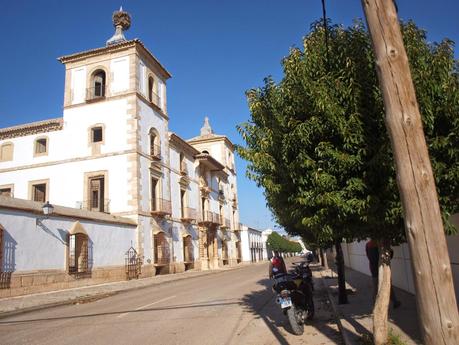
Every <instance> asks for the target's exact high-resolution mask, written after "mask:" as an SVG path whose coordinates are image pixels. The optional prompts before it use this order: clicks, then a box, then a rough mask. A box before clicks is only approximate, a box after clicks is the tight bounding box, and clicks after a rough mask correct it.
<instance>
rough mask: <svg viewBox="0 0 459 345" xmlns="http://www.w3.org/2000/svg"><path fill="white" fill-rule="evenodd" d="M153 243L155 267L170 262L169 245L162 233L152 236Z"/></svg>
mask: <svg viewBox="0 0 459 345" xmlns="http://www.w3.org/2000/svg"><path fill="white" fill-rule="evenodd" d="M153 241H154V242H155V255H154V264H155V265H167V264H168V263H169V261H170V256H169V243H168V241H167V238H166V235H165V234H164V232H162V231H161V232H158V233H157V234H154V238H153Z"/></svg>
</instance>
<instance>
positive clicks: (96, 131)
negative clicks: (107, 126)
mask: <svg viewBox="0 0 459 345" xmlns="http://www.w3.org/2000/svg"><path fill="white" fill-rule="evenodd" d="M103 139H104V138H103V132H102V127H94V128H91V141H92V142H93V143H100V142H101V141H103Z"/></svg>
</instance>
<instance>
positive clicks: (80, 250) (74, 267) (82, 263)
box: [68, 234, 89, 273]
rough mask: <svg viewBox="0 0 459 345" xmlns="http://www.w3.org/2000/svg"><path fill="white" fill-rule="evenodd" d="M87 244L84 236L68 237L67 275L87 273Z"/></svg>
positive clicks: (86, 238)
mask: <svg viewBox="0 0 459 345" xmlns="http://www.w3.org/2000/svg"><path fill="white" fill-rule="evenodd" d="M88 244H89V239H88V236H87V235H85V234H75V235H70V236H69V258H68V265H69V267H68V270H69V273H86V272H88V271H89V265H88Z"/></svg>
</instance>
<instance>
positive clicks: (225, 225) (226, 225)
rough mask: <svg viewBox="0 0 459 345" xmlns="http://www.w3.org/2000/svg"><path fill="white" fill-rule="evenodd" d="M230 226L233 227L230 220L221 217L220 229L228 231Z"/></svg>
mask: <svg viewBox="0 0 459 345" xmlns="http://www.w3.org/2000/svg"><path fill="white" fill-rule="evenodd" d="M230 226H231V225H230V220H229V219H228V218H225V217H223V216H220V227H221V228H225V229H228V228H229V227H230Z"/></svg>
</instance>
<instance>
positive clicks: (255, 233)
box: [240, 225, 267, 262]
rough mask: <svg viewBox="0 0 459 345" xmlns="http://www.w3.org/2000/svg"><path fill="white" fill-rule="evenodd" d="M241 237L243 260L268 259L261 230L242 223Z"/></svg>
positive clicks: (257, 260) (256, 260)
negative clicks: (264, 250)
mask: <svg viewBox="0 0 459 345" xmlns="http://www.w3.org/2000/svg"><path fill="white" fill-rule="evenodd" d="M240 239H241V245H242V261H243V262H259V261H263V260H266V259H267V257H266V256H265V254H264V252H263V238H262V232H261V231H260V230H257V229H254V228H250V227H248V226H247V225H241V230H240Z"/></svg>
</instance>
